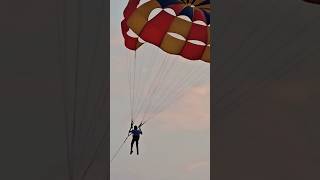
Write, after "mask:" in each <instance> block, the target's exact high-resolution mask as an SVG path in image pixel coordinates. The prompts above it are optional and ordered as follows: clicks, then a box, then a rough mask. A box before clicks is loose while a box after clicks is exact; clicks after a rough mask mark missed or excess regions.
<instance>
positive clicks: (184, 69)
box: [110, 0, 210, 180]
mask: <svg viewBox="0 0 320 180" xmlns="http://www.w3.org/2000/svg"><path fill="white" fill-rule="evenodd" d="M126 3H127V1H126V0H120V1H119V0H111V14H110V18H111V34H110V37H111V42H110V45H111V62H110V64H111V89H110V93H111V94H110V96H111V141H110V143H111V144H110V145H111V147H110V148H111V149H110V151H111V154H110V155H111V156H112V155H113V153H114V152H115V151H116V150H117V148H118V146H119V145H120V144H121V142H122V141H123V138H125V136H126V134H127V131H128V128H129V126H130V103H129V102H130V100H129V94H130V93H129V85H128V84H129V83H128V68H127V66H126V65H127V64H126V62H127V61H126V60H127V57H128V56H129V58H132V56H131V55H132V53H130V51H129V50H127V49H126V48H125V47H124V45H123V40H122V36H121V33H120V22H121V20H122V11H123V9H124V8H125V5H126ZM155 53H158V54H160V55H159V57H165V55H164V53H163V52H161V51H159V50H157V49H156V48H154V47H153V46H148V45H147V46H145V47H142V48H141V50H140V49H139V51H138V56H137V61H138V60H141V61H139V62H141V64H140V65H141V67H144V68H146V69H147V70H146V71H148V67H149V65H148V64H147V63H145V62H147V61H149V60H150V59H151V60H154V59H157V60H158V61H159V62H161V58H154V59H153V58H147V57H153V56H154V54H155ZM169 58H171V59H173V58H174V56H173V55H172V56H171V55H170V57H169ZM178 62H179V63H180V61H178ZM191 63H192V64H191ZM191 63H189V62H187V63H185V61H184V63H180V64H178V65H177V66H175V67H173V68H172V69H173V70H172V71H170V72H171V74H170V75H169V77H168V78H170V77H179V76H183V74H184V73H185V74H186V73H188V71H189V70H190V69H189V68H190V67H191V68H193V69H195V68H199V69H201V72H200V73H197V74H195V75H201V76H203V77H202V78H200V79H197V78H194V79H195V80H194V81H190V83H191V84H190V85H189V86H187V87H186V88H184V89H183V90H184V93H183V95H182V96H181V98H180V99H171V101H168V102H169V103H168V104H169V105H170V106H168V105H166V106H164V107H166V108H165V109H164V111H162V112H161V113H160V114H159V115H158V116H155V118H154V119H153V120H152V121H150V122H149V123H148V124H146V125H145V126H143V128H142V130H143V133H144V134H143V135H142V137H141V139H140V153H141V154H140V155H139V156H136V155H135V154H133V155H131V156H130V155H129V151H130V141H131V138H129V141H128V142H127V143H126V144H125V145H124V147H123V149H122V150H121V151H120V153H119V155H118V156H117V157H116V159H115V160H114V161H113V162H112V163H111V167H110V172H111V180H195V179H197V180H209V179H210V178H209V177H210V172H209V167H210V160H209V159H210V110H209V108H210V107H209V99H210V90H209V85H210V81H209V71H210V70H209V65H208V64H205V63H202V62H191ZM177 67H178V68H179V69H178V68H177ZM146 73H147V72H146ZM149 73H150V74H152V72H149ZM153 74H154V73H153ZM146 78H147V76H143V77H141V79H140V80H141V81H139V82H142V83H141V85H139V86H140V87H141V88H143V87H144V85H143V82H146ZM168 83H170V82H169V81H168Z"/></svg>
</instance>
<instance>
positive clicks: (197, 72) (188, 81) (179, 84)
mask: <svg viewBox="0 0 320 180" xmlns="http://www.w3.org/2000/svg"><path fill="white" fill-rule="evenodd" d="M205 69H206V67H203V68H192V69H191V70H192V71H191V72H189V73H188V74H187V75H186V76H184V78H183V80H182V81H176V85H174V86H172V87H171V89H178V91H176V92H174V93H171V92H172V91H171V89H168V91H167V92H166V94H164V96H161V97H163V98H162V99H161V102H160V103H159V105H157V106H155V107H154V108H153V109H152V111H153V112H157V114H155V113H154V114H152V115H151V116H149V117H148V118H145V119H144V120H143V122H142V123H143V124H146V123H147V122H148V121H150V120H151V119H152V118H154V117H155V116H156V115H158V114H160V113H161V112H162V111H163V110H164V109H165V105H166V104H168V103H169V102H170V99H179V98H180V97H181V96H182V95H183V92H184V91H185V89H186V88H187V87H190V86H192V83H193V82H198V80H201V79H203V77H208V75H207V74H206V73H205V71H204V70H205Z"/></svg>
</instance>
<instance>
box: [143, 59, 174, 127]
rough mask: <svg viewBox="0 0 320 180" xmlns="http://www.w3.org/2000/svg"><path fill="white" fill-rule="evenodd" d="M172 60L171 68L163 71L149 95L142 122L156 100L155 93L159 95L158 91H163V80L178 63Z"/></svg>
mask: <svg viewBox="0 0 320 180" xmlns="http://www.w3.org/2000/svg"><path fill="white" fill-rule="evenodd" d="M167 61H169V60H167ZM170 62H171V64H170V66H169V68H166V69H165V70H164V72H163V73H162V76H161V77H160V78H159V81H158V83H157V86H156V87H155V88H154V90H153V93H152V94H151V96H150V97H149V101H148V104H147V109H146V110H145V113H144V115H143V117H142V120H141V123H143V121H144V119H145V116H146V115H147V114H148V113H149V110H150V108H152V104H153V102H154V99H153V98H156V97H155V95H157V92H160V91H161V86H160V85H161V84H163V81H164V80H165V79H166V77H167V76H168V75H169V73H170V71H171V69H172V68H173V67H174V66H175V65H176V60H171V61H170ZM150 113H151V114H152V112H150Z"/></svg>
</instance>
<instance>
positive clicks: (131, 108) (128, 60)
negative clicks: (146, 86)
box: [126, 54, 133, 121]
mask: <svg viewBox="0 0 320 180" xmlns="http://www.w3.org/2000/svg"><path fill="white" fill-rule="evenodd" d="M126 55H127V56H126V59H127V67H128V82H129V103H130V120H131V121H133V104H132V77H131V74H132V73H131V72H132V70H131V69H132V67H131V63H132V60H131V59H130V55H129V54H126Z"/></svg>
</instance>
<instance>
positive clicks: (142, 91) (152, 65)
mask: <svg viewBox="0 0 320 180" xmlns="http://www.w3.org/2000/svg"><path fill="white" fill-rule="evenodd" d="M153 51H154V53H151V56H152V55H154V54H155V55H156V56H155V57H154V60H151V61H148V62H151V64H150V69H151V70H150V71H151V72H153V71H156V69H155V67H157V64H156V63H155V62H156V59H157V58H158V54H159V53H155V51H156V50H155V49H153ZM158 51H159V49H158ZM150 59H151V57H150ZM142 65H143V64H142V63H141V65H140V66H142ZM143 70H144V69H143V68H142V67H141V73H140V76H141V75H142V74H143ZM145 77H146V80H145V81H144V82H145V83H146V84H148V82H149V81H152V80H153V78H155V77H153V76H151V75H146V76H145ZM139 85H140V83H139ZM139 85H138V86H139ZM142 87H143V88H142ZM142 87H141V88H142V89H140V91H139V97H137V98H136V99H137V100H138V102H137V105H136V106H135V109H134V119H136V118H137V117H138V116H139V113H138V111H139V107H140V106H141V104H142V102H143V101H142V99H143V98H142V97H144V96H143V95H144V93H145V91H147V89H146V87H147V86H146V85H145V86H142Z"/></svg>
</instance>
